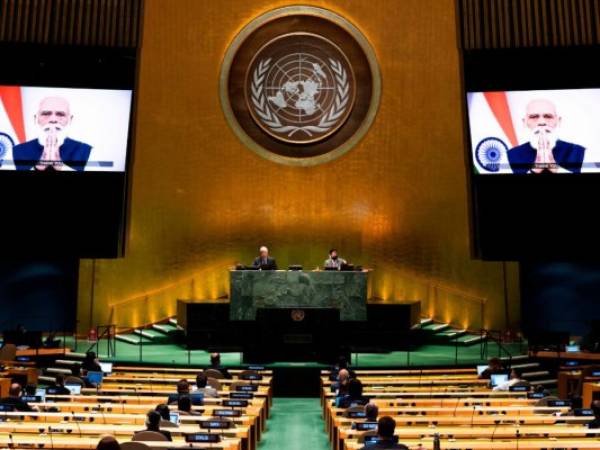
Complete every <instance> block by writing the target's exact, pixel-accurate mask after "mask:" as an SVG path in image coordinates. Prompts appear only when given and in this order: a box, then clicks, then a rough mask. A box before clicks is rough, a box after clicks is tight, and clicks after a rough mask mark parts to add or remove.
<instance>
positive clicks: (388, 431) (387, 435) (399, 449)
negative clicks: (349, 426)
mask: <svg viewBox="0 0 600 450" xmlns="http://www.w3.org/2000/svg"><path fill="white" fill-rule="evenodd" d="M394 431H396V421H395V420H394V419H393V418H391V417H390V416H383V417H382V418H381V419H379V421H378V422H377V442H376V443H374V444H371V445H365V446H364V447H362V448H361V450H373V449H394V450H408V447H407V446H406V445H403V444H399V443H398V442H396V439H394Z"/></svg>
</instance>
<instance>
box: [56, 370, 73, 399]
mask: <svg viewBox="0 0 600 450" xmlns="http://www.w3.org/2000/svg"><path fill="white" fill-rule="evenodd" d="M55 380H56V381H55V382H54V390H55V392H56V395H71V391H70V390H68V389H67V388H66V387H65V376H64V375H63V374H62V373H59V374H57V375H56V378H55Z"/></svg>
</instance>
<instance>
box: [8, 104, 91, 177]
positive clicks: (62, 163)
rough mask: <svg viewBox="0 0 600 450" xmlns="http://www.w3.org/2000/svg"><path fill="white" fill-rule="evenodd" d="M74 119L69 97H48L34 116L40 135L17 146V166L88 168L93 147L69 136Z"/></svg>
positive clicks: (49, 168)
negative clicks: (67, 98) (66, 98)
mask: <svg viewBox="0 0 600 450" xmlns="http://www.w3.org/2000/svg"><path fill="white" fill-rule="evenodd" d="M72 121H73V115H72V114H71V110H70V106H69V102H68V101H67V100H65V99H64V98H61V97H46V98H44V99H43V100H42V101H41V102H40V104H39V108H38V111H37V113H36V114H35V116H34V122H35V128H36V130H37V137H36V138H35V139H32V140H30V141H27V142H24V143H22V144H18V145H15V146H14V148H13V159H14V162H15V167H16V169H17V170H38V171H47V170H76V171H82V170H84V169H85V166H86V164H87V162H88V159H89V157H90V153H91V151H92V147H91V146H90V145H88V144H86V143H84V142H79V141H76V140H74V139H71V138H69V137H68V134H69V129H70V126H71V123H72Z"/></svg>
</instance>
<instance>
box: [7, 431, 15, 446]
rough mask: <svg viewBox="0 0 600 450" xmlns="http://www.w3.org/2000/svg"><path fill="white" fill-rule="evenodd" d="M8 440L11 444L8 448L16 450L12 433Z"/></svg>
mask: <svg viewBox="0 0 600 450" xmlns="http://www.w3.org/2000/svg"><path fill="white" fill-rule="evenodd" d="M8 439H10V442H9V443H8V448H15V441H13V435H12V433H8Z"/></svg>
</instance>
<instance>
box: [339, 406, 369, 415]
mask: <svg viewBox="0 0 600 450" xmlns="http://www.w3.org/2000/svg"><path fill="white" fill-rule="evenodd" d="M364 411H365V407H364V406H363V405H358V406H351V407H350V408H347V409H345V410H344V413H343V416H344V417H350V415H351V414H352V413H356V412H364Z"/></svg>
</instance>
